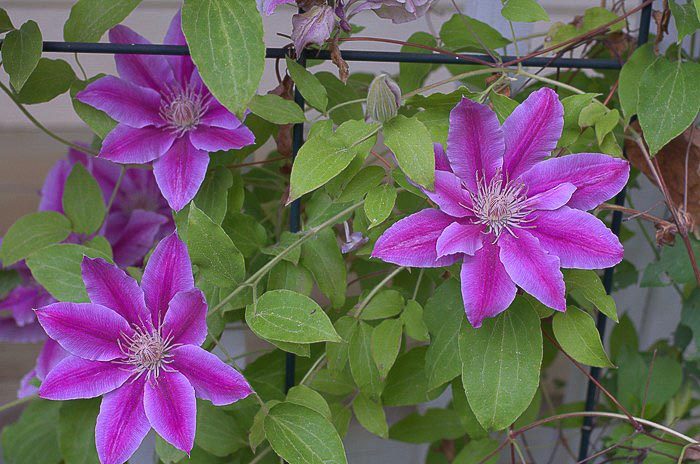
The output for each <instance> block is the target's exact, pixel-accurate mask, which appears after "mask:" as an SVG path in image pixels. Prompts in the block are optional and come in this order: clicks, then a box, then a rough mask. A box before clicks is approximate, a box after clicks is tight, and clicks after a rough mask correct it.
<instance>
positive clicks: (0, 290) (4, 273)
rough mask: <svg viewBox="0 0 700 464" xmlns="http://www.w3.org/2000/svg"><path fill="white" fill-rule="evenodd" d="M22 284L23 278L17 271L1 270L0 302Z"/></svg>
mask: <svg viewBox="0 0 700 464" xmlns="http://www.w3.org/2000/svg"><path fill="white" fill-rule="evenodd" d="M21 283H22V277H21V276H20V274H19V272H17V271H16V270H15V269H2V270H0V300H4V299H5V297H6V296H7V294H8V293H10V292H11V291H12V289H14V288H15V287H17V286H18V285H20V284H21Z"/></svg>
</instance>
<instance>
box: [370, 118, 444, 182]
mask: <svg viewBox="0 0 700 464" xmlns="http://www.w3.org/2000/svg"><path fill="white" fill-rule="evenodd" d="M383 132H384V144H385V145H386V146H387V147H388V148H389V149H390V150H391V151H392V152H394V155H396V160H397V161H398V163H399V167H400V168H401V170H402V171H403V172H404V173H405V174H406V176H408V177H409V178H410V179H411V180H412V181H413V182H415V183H417V184H419V185H422V186H423V187H426V188H428V189H430V190H432V189H433V184H434V182H435V154H434V153H433V143H432V141H431V139H430V133H429V132H428V129H426V127H425V126H424V125H423V123H422V122H420V121H419V120H418V119H416V118H407V117H406V116H404V115H398V116H396V117H395V118H393V119H392V120H390V121H388V122H387V123H386V124H384V128H383Z"/></svg>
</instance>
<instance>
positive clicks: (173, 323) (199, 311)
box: [162, 288, 207, 346]
mask: <svg viewBox="0 0 700 464" xmlns="http://www.w3.org/2000/svg"><path fill="white" fill-rule="evenodd" d="M162 330H163V336H164V337H172V340H173V343H180V344H185V345H197V346H199V345H201V344H202V343H204V339H206V338H207V300H206V299H205V298H204V294H203V293H202V292H201V290H199V289H198V288H193V289H192V290H188V291H186V292H179V293H177V294H176V295H175V296H174V297H173V299H172V300H170V305H169V306H168V312H167V313H165V319H163V325H162Z"/></svg>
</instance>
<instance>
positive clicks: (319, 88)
mask: <svg viewBox="0 0 700 464" xmlns="http://www.w3.org/2000/svg"><path fill="white" fill-rule="evenodd" d="M286 62H287V72H289V75H290V76H291V77H292V80H293V81H294V85H296V88H297V89H298V90H299V93H301V96H302V97H304V99H305V100H306V101H307V102H308V103H309V105H311V106H313V107H314V108H316V109H317V110H319V111H326V107H327V106H328V92H326V88H325V87H324V86H323V84H321V81H319V80H318V78H317V77H316V76H314V75H313V74H311V73H310V72H309V71H308V70H307V69H306V68H305V67H303V66H302V65H300V64H299V63H297V62H296V61H294V60H291V59H289V57H287V58H286Z"/></svg>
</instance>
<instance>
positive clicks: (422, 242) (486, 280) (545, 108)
mask: <svg viewBox="0 0 700 464" xmlns="http://www.w3.org/2000/svg"><path fill="white" fill-rule="evenodd" d="M563 124H564V121H563V108H562V106H561V103H560V102H559V100H558V98H557V94H556V93H555V92H554V91H553V90H551V89H547V88H545V89H541V90H538V91H536V92H534V93H532V94H531V95H530V96H529V97H528V98H527V99H526V100H525V101H524V102H523V103H522V104H521V105H520V106H518V107H517V108H516V109H515V111H513V113H512V114H511V115H510V116H509V117H508V118H507V119H506V120H505V121H504V122H503V125H502V126H499V123H498V119H497V118H496V115H495V114H494V112H493V111H491V110H490V109H489V108H488V107H487V106H485V105H481V104H478V103H475V102H473V101H471V100H468V99H466V98H463V99H462V101H461V102H460V103H459V104H458V105H457V106H456V107H455V108H454V109H453V110H452V112H451V113H450V127H449V132H448V137H447V153H443V152H442V149H441V148H440V147H439V146H438V147H437V148H436V152H435V156H436V163H435V164H436V171H435V191H434V192H430V191H427V190H426V191H425V193H426V194H427V195H428V197H429V198H430V199H431V200H432V201H433V202H434V203H435V204H437V205H438V207H439V210H438V209H425V210H422V211H419V212H418V213H415V214H413V215H411V216H408V217H406V218H404V219H402V220H400V221H398V222H397V223H395V224H394V225H393V226H391V227H390V228H389V229H387V231H386V232H384V234H383V235H382V236H381V237H380V238H379V239H378V240H377V243H376V244H375V247H374V251H373V253H372V256H373V257H376V258H379V259H382V260H384V261H387V262H390V263H394V264H399V265H402V266H413V267H441V266H448V265H451V264H454V263H456V262H458V261H460V260H461V261H462V269H461V275H460V277H461V283H462V297H463V300H464V308H465V311H466V313H467V318H468V319H469V322H470V323H471V324H472V325H473V326H474V327H480V326H481V323H482V321H483V320H484V319H485V318H487V317H493V316H495V315H497V314H499V313H500V312H502V311H504V310H505V309H506V308H507V307H508V306H509V305H510V304H511V303H512V302H513V299H514V298H515V294H516V285H517V286H519V287H521V288H522V289H523V290H525V291H526V292H528V293H530V294H531V295H532V296H534V297H535V298H537V299H538V300H540V301H541V302H542V303H544V304H545V305H547V306H549V307H551V308H554V309H556V310H558V311H565V310H566V299H565V288H564V279H563V275H562V273H561V271H560V268H562V267H563V268H575V269H600V268H606V267H611V266H614V265H616V264H617V263H619V262H620V261H621V260H622V254H623V249H622V245H621V244H620V242H619V240H618V239H617V237H615V235H614V234H613V233H612V232H611V231H610V230H609V229H608V228H607V227H606V226H605V224H603V222H602V221H600V220H599V219H598V218H596V217H595V216H593V215H592V214H589V213H586V210H590V209H592V208H595V207H596V206H598V205H599V204H600V203H602V202H603V201H605V200H607V199H609V198H611V197H613V196H614V195H615V194H616V193H618V192H619V191H620V190H621V189H622V187H623V186H624V185H625V184H626V183H627V179H628V177H629V164H628V163H627V161H625V160H621V159H616V158H612V157H610V156H607V155H603V154H598V153H581V154H574V155H569V156H563V157H559V158H549V159H545V158H547V156H549V154H550V153H551V151H552V150H553V149H554V148H555V147H556V145H557V141H558V140H559V137H560V136H561V132H562V127H563Z"/></svg>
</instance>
